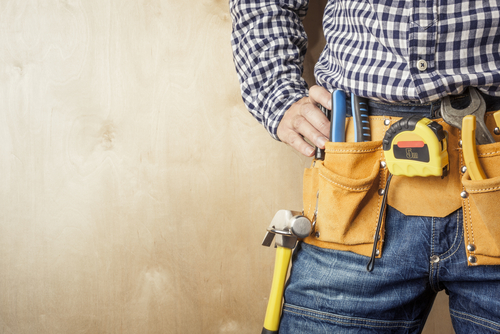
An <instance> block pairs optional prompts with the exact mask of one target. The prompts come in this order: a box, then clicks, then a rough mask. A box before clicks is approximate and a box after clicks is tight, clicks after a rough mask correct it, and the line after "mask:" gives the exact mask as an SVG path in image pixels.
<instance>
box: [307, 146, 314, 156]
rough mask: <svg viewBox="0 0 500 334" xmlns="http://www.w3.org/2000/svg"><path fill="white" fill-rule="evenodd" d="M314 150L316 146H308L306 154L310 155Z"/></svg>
mask: <svg viewBox="0 0 500 334" xmlns="http://www.w3.org/2000/svg"><path fill="white" fill-rule="evenodd" d="M313 152H314V148H312V147H308V148H306V155H307V156H308V157H310V156H311V155H312V154H313Z"/></svg>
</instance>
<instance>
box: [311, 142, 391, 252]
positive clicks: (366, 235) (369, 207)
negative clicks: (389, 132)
mask: <svg viewBox="0 0 500 334" xmlns="http://www.w3.org/2000/svg"><path fill="white" fill-rule="evenodd" d="M325 152H326V154H325V160H324V161H317V162H316V165H315V167H313V168H311V169H308V170H306V172H305V173H304V195H305V196H304V212H305V214H306V215H307V216H308V217H309V218H311V219H313V218H314V217H313V216H314V214H313V211H314V210H313V208H315V206H316V205H315V204H316V199H317V203H318V205H317V209H318V213H317V217H316V226H315V231H316V233H315V235H314V236H313V237H310V238H308V240H307V239H306V242H309V243H312V244H315V245H318V246H320V247H326V248H332V249H339V250H350V251H353V252H355V253H358V254H362V255H365V256H370V255H371V251H372V246H373V240H374V234H375V231H376V227H377V222H378V216H379V213H380V206H381V204H382V196H381V195H379V193H378V192H379V189H381V188H383V184H382V182H385V178H386V176H387V175H386V174H385V173H384V170H383V169H381V168H380V160H381V158H382V156H383V153H382V142H381V141H373V142H366V143H327V145H326V149H325ZM316 196H319V197H317V198H316ZM382 230H383V229H382ZM382 242H383V236H382V237H381V239H380V244H379V247H378V248H381V246H382Z"/></svg>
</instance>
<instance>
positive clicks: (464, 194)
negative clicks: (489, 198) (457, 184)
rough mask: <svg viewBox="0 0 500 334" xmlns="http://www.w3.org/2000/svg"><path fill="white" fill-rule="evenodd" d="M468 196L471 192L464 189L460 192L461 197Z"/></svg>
mask: <svg viewBox="0 0 500 334" xmlns="http://www.w3.org/2000/svg"><path fill="white" fill-rule="evenodd" d="M467 196H469V194H468V193H467V192H466V191H462V192H461V193H460V197H462V198H467Z"/></svg>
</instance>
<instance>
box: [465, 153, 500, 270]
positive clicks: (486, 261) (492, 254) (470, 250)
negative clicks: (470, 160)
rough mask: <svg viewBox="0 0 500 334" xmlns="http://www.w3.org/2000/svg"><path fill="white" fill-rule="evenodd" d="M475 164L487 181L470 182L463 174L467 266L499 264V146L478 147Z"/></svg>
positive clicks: (467, 175) (466, 175) (467, 176)
mask: <svg viewBox="0 0 500 334" xmlns="http://www.w3.org/2000/svg"><path fill="white" fill-rule="evenodd" d="M477 151H478V157H479V162H480V163H481V165H482V167H483V169H484V171H485V173H486V175H487V177H488V178H487V179H485V180H471V179H470V177H469V174H468V173H467V172H466V173H465V174H464V175H463V176H462V184H463V186H464V190H465V191H466V192H467V195H466V197H465V198H464V199H463V201H462V207H463V214H464V238H465V245H466V251H467V257H468V259H469V261H468V262H469V265H494V264H496V265H498V264H500V143H494V144H487V145H478V146H477Z"/></svg>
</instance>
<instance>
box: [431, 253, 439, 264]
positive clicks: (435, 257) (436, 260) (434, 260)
mask: <svg viewBox="0 0 500 334" xmlns="http://www.w3.org/2000/svg"><path fill="white" fill-rule="evenodd" d="M439 260H440V258H439V256H437V255H432V256H431V263H438V262H439Z"/></svg>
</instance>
